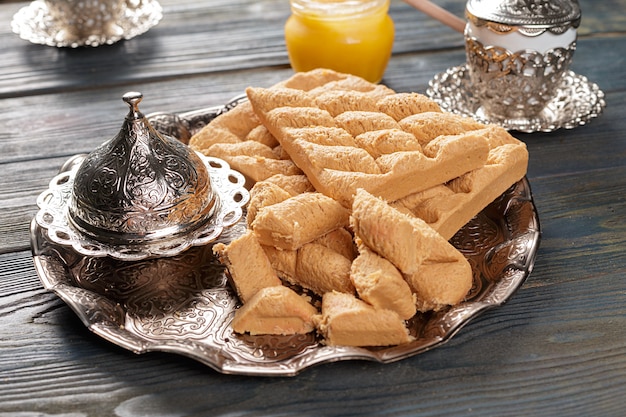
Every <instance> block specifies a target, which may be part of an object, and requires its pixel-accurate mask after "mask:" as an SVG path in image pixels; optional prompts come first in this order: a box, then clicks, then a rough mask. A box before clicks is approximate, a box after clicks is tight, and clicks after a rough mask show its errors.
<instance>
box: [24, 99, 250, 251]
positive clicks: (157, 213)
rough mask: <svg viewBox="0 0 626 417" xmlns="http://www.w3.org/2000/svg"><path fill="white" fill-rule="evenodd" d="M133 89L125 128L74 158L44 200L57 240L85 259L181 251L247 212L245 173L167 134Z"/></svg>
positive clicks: (42, 210)
mask: <svg viewBox="0 0 626 417" xmlns="http://www.w3.org/2000/svg"><path fill="white" fill-rule="evenodd" d="M141 99H142V95H141V94H140V93H134V92H131V93H127V94H125V95H124V101H125V102H126V103H127V104H128V105H129V106H130V112H129V113H128V115H127V116H126V119H125V120H124V124H123V125H122V128H121V130H120V132H119V133H118V134H117V136H115V137H114V138H113V139H111V140H109V141H107V142H105V143H103V144H102V145H100V146H99V147H98V148H96V149H95V150H94V151H93V152H91V153H90V154H89V155H75V156H74V157H72V158H70V160H68V162H66V163H65V164H64V166H63V168H62V170H61V172H60V173H59V174H58V175H57V176H55V177H54V178H53V179H52V180H51V181H50V184H49V188H48V189H47V190H46V191H44V192H43V193H41V194H40V195H39V197H38V199H37V205H38V206H39V211H38V212H37V215H36V216H35V219H36V222H37V224H38V225H39V226H41V227H42V228H44V229H46V234H47V236H48V238H49V239H50V240H52V241H53V242H54V243H57V244H60V245H65V246H72V247H73V248H74V249H75V250H76V251H77V252H78V253H80V254H82V255H85V256H94V257H101V256H110V257H113V258H115V259H120V260H128V261H135V260H139V259H146V258H153V257H162V256H174V255H176V254H178V253H180V252H182V251H184V250H186V249H187V248H189V247H190V246H199V245H205V244H207V243H210V242H213V241H215V239H217V238H218V237H219V236H220V234H221V233H222V231H223V230H224V228H226V227H230V226H232V225H234V224H235V223H236V222H237V221H238V220H239V219H240V218H241V217H242V215H243V206H244V205H245V204H246V203H247V202H248V200H249V198H250V195H249V193H248V191H247V190H246V188H245V178H244V176H243V175H241V174H240V173H239V172H237V171H234V170H232V169H230V166H229V165H228V163H226V161H223V160H221V159H219V158H214V157H209V156H205V155H202V154H199V153H196V152H195V151H193V150H192V149H191V148H189V147H188V146H187V145H185V144H183V143H182V142H180V141H178V140H177V139H174V138H172V137H169V136H166V135H161V134H160V133H158V132H157V131H156V130H155V129H154V128H153V126H152V125H151V124H150V122H149V121H148V119H147V118H146V117H144V115H143V114H142V113H141V112H140V111H139V109H138V105H139V102H140V101H141Z"/></svg>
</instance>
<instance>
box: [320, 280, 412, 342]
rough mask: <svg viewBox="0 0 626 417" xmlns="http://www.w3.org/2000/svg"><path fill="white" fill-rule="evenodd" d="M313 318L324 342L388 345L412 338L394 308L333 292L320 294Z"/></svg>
mask: <svg viewBox="0 0 626 417" xmlns="http://www.w3.org/2000/svg"><path fill="white" fill-rule="evenodd" d="M314 321H315V323H316V326H317V328H318V331H319V332H320V333H321V334H322V335H323V336H324V340H325V343H326V344H327V345H340V346H392V345H399V344H402V343H407V342H410V341H411V340H413V338H412V337H411V336H410V335H409V332H408V329H407V327H406V325H405V323H404V320H402V319H401V318H400V316H398V314H397V313H396V312H395V311H391V310H385V309H376V308H374V307H372V306H371V305H369V304H367V303H366V302H365V301H362V300H359V299H358V298H356V297H355V296H354V295H351V294H346V293H341V292H337V291H333V292H329V293H326V294H324V297H323V298H322V313H321V315H317V316H315V317H314Z"/></svg>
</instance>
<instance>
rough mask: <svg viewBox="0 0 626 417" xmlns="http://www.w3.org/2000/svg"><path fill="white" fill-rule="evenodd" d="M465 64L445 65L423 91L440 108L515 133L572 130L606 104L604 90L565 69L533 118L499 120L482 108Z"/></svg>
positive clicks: (597, 113)
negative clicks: (552, 95)
mask: <svg viewBox="0 0 626 417" xmlns="http://www.w3.org/2000/svg"><path fill="white" fill-rule="evenodd" d="M474 92H475V89H474V86H473V84H472V81H471V79H470V76H469V71H468V70H467V66H466V65H459V66H456V67H451V68H448V69H447V70H445V71H443V72H441V73H439V74H436V75H435V76H434V77H433V79H432V80H430V82H429V86H428V89H427V90H426V94H427V95H428V96H429V97H430V98H432V99H433V100H434V101H436V102H437V104H439V106H440V107H441V108H442V109H443V110H444V111H448V112H451V113H455V114H459V115H462V116H467V117H472V118H474V119H475V120H477V121H479V122H481V123H494V124H497V125H500V126H502V127H504V128H505V129H507V130H516V131H519V132H526V133H533V132H552V131H555V130H557V129H573V128H575V127H578V126H583V125H585V124H587V123H589V122H590V121H591V120H593V119H594V118H596V117H598V116H600V115H601V114H602V112H603V110H604V108H605V107H606V101H605V98H604V92H603V91H602V90H601V89H600V87H599V86H598V85H597V84H596V83H593V82H591V81H589V80H588V79H587V78H586V77H585V76H582V75H579V74H576V73H574V72H573V71H567V72H566V73H565V75H564V76H563V78H562V80H561V84H560V86H559V88H557V90H556V93H555V96H554V97H553V98H552V99H551V100H550V101H549V102H548V103H547V105H546V106H545V107H544V108H543V110H541V112H540V113H538V114H536V115H534V116H533V117H523V118H510V119H501V118H494V117H492V116H491V115H490V114H488V113H487V112H485V111H484V109H483V107H482V103H481V102H480V100H479V99H478V98H477V97H476V96H475V95H474Z"/></svg>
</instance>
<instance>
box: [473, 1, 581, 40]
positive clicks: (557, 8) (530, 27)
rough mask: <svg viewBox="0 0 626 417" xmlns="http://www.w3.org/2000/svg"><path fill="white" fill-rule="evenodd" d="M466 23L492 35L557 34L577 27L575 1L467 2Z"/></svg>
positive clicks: (577, 13)
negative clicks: (472, 24)
mask: <svg viewBox="0 0 626 417" xmlns="http://www.w3.org/2000/svg"><path fill="white" fill-rule="evenodd" d="M466 16H467V18H468V20H470V21H471V22H472V23H474V24H475V25H476V26H479V27H487V28H488V29H490V30H492V31H493V32H496V33H510V32H513V31H518V32H520V33H522V34H524V35H526V36H531V37H532V36H538V35H541V34H543V33H544V32H546V31H549V32H552V33H554V34H561V33H564V32H565V31H567V30H568V29H571V28H577V27H578V26H579V25H580V17H581V12H580V6H579V5H578V1H577V0H469V1H468V2H467V4H466Z"/></svg>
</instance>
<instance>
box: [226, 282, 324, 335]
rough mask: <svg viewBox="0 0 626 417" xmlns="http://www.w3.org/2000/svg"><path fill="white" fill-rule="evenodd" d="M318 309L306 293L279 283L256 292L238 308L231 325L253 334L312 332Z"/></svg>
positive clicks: (239, 331) (236, 330)
mask: <svg viewBox="0 0 626 417" xmlns="http://www.w3.org/2000/svg"><path fill="white" fill-rule="evenodd" d="M315 314H317V309H316V308H315V307H313V306H312V305H311V304H310V303H309V302H308V301H307V300H306V299H305V298H304V297H303V296H301V295H299V294H297V293H296V292H294V291H293V290H291V289H290V288H287V287H285V286H282V285H279V286H275V287H266V288H263V289H261V290H260V291H259V292H257V293H256V294H255V295H254V296H253V297H252V298H251V299H250V300H249V301H248V302H246V303H245V304H244V305H243V306H242V307H240V308H239V309H238V310H237V311H236V312H235V317H234V319H233V321H232V324H231V325H232V328H233V330H234V331H235V332H237V333H250V334H251V335H260V334H276V335H291V334H304V333H309V332H312V331H313V330H314V329H315V327H314V326H313V316H314V315H315Z"/></svg>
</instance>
